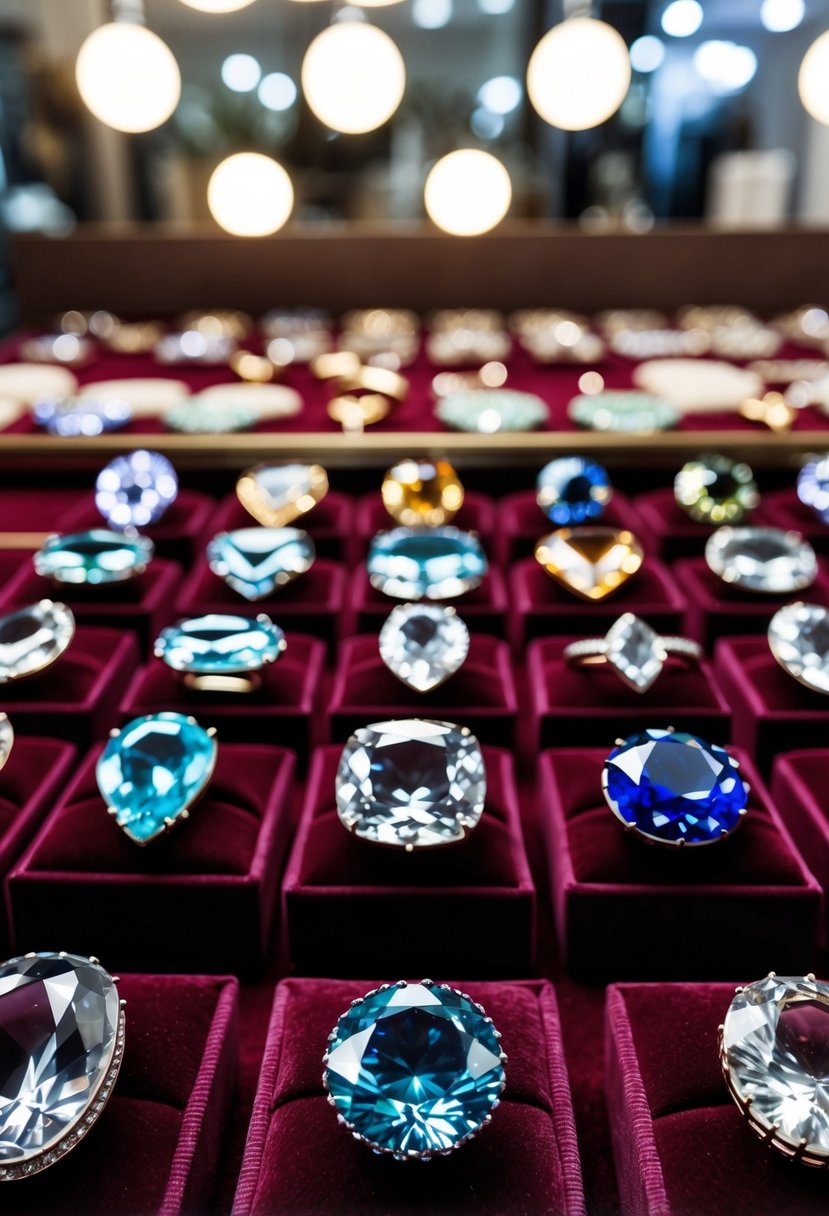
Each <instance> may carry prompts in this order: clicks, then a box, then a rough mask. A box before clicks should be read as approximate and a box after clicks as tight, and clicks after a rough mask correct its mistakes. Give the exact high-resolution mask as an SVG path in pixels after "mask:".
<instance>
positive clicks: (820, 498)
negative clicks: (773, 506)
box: [797, 455, 829, 524]
mask: <svg viewBox="0 0 829 1216" xmlns="http://www.w3.org/2000/svg"><path fill="white" fill-rule="evenodd" d="M797 497H798V498H799V499H800V501H801V502H802V503H803V504H804V506H807V507H811V508H812V510H813V511H814V513H815V514H816V515H817V517H818V519H821V520H822V521H823V523H825V524H829V455H825V456H818V457H816V458H815V459H814V460H810V461H809V462H808V463H807V464H804V466H803V468H802V469H801V470H800V472H799V473H798V475H797Z"/></svg>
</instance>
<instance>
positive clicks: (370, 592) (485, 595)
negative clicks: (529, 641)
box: [343, 565, 509, 637]
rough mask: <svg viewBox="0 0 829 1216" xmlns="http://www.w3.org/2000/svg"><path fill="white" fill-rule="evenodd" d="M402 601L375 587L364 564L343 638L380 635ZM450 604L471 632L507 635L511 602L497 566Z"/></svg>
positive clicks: (356, 577) (355, 582) (354, 582)
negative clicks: (367, 634)
mask: <svg viewBox="0 0 829 1216" xmlns="http://www.w3.org/2000/svg"><path fill="white" fill-rule="evenodd" d="M401 602H402V601H401V600H398V599H393V598H392V597H391V596H388V595H383V593H382V592H380V591H377V590H376V589H375V588H374V587H372V585H371V583H370V582H369V581H368V575H367V574H366V570H365V566H364V565H361V566H360V567H358V569H356V570H355V571H354V574H353V577H352V580H351V588H350V593H349V600H348V603H347V604H346V605H345V609H344V621H343V636H347V635H348V634H349V633H377V632H378V630H379V629H380V627H381V626H382V624H383V621H385V619H386V617H387V616H388V615H389V613H390V612H391V610H392V608H394V606H395V605H396V604H400V603H401ZM447 602H448V603H451V604H452V605H453V606H454V607H455V608H457V610H458V612H459V613H460V614H461V616H462V617H463V619H464V620H465V621H466V623H467V625H468V626H469V629H470V631H472V630H474V631H475V632H476V633H492V634H495V636H496V637H504V636H505V631H506V613H507V607H508V602H509V601H508V599H507V589H506V584H505V581H504V576H503V574H502V572H501V570H500V569H499V568H498V567H497V566H492V565H491V566H490V568H489V573H488V574H487V576H486V577H485V578H484V581H483V582H482V583H481V584H480V586H478V587H475V588H474V589H473V590H472V591H467V593H466V594H465V595H460V596H458V597H457V598H456V599H453V600H449V601H447Z"/></svg>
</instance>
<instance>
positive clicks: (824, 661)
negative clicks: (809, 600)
mask: <svg viewBox="0 0 829 1216" xmlns="http://www.w3.org/2000/svg"><path fill="white" fill-rule="evenodd" d="M768 639H769V649H770V650H771V653H772V654H773V655H774V657H775V659H776V660H777V662H778V663H779V664H780V666H781V667H782V668H783V670H784V671H787V672H788V673H789V675H790V676H792V677H793V678H794V679H795V680H797V681H798V683H800V684H804V685H805V686H806V688H810V689H811V690H812V692H820V693H823V694H824V695H826V696H829V610H827V609H826V608H824V607H823V605H822V604H804V603H801V602H798V603H796V604H786V605H785V606H784V607H783V608H781V609H780V610H779V611H778V612H776V613H775V614H774V616H773V617H772V618H771V620H770V621H769V631H768Z"/></svg>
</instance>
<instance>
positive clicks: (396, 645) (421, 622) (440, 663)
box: [379, 604, 469, 692]
mask: <svg viewBox="0 0 829 1216" xmlns="http://www.w3.org/2000/svg"><path fill="white" fill-rule="evenodd" d="M379 646H380V657H381V659H382V660H383V662H384V663H385V664H386V666H387V667H388V669H389V671H391V672H393V673H394V675H396V676H397V678H398V680H402V681H403V683H404V684H406V685H408V687H409V688H413V689H414V690H415V692H431V691H432V689H433V688H438V687H439V686H440V685H441V684H443V683H444V682H445V681H446V680H448V679H449V677H450V676H451V675H454V673H455V672H456V671H457V670H458V668H459V667H462V666H463V663H464V660H465V659H466V656H467V654H468V653H469V630H468V629H467V627H466V625H465V624H464V622H463V621H462V620H461V618H460V617H459V616H458V614H457V613H456V612H455V609H454V608H450V607H447V606H446V605H444V604H399V605H398V606H397V607H396V608H393V609H392V611H391V612H390V613H389V616H388V617H387V619H386V621H385V622H384V624H383V628H382V629H381V630H380V637H379Z"/></svg>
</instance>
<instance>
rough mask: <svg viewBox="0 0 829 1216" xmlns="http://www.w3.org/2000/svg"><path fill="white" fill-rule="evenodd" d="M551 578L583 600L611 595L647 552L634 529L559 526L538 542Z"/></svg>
mask: <svg viewBox="0 0 829 1216" xmlns="http://www.w3.org/2000/svg"><path fill="white" fill-rule="evenodd" d="M534 556H535V560H536V561H537V562H538V564H539V565H540V566H541V567H542V568H543V569H544V570H546V572H547V573H548V574H549V576H550V578H553V579H555V581H556V582H557V583H559V584H560V585H561V586H562V587H565V588H566V589H567V590H568V591H571V592H572V593H573V595H577V596H579V598H580V599H583V600H591V601H593V602H596V601H597V600H604V599H607V597H608V596H609V595H612V594H613V593H614V591H618V590H619V588H620V587H621V586H622V584H623V583H626V582H627V581H628V579H629V578H632V577H633V575H634V574H636V572H637V570H638V569H639V568H640V566H641V565H642V562H643V561H644V560H645V552H644V550H643V548H642V545H641V544H640V542H639V540H638V539H637V537H636V536H634V534H633V533H632V532H628V531H627V530H626V529H623V528H605V527H602V526H601V525H598V526H593V527H590V526H586V527H581V528H557V529H556V531H555V532H551V533H550V534H549V535H548V536H542V538H541V540H540V541H538V543H537V544H536V546H535V551H534Z"/></svg>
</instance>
